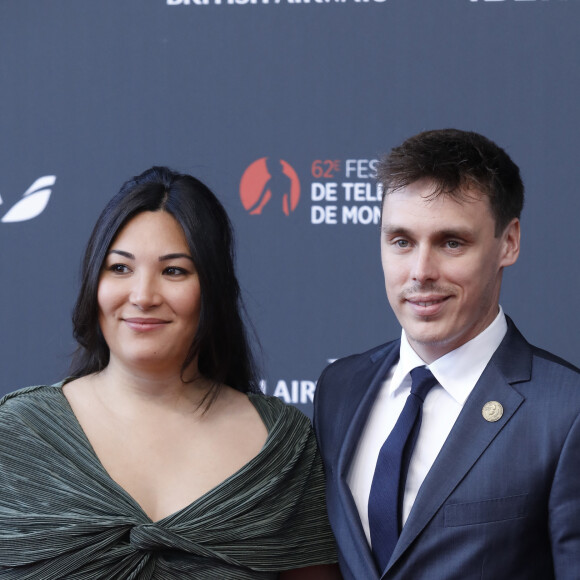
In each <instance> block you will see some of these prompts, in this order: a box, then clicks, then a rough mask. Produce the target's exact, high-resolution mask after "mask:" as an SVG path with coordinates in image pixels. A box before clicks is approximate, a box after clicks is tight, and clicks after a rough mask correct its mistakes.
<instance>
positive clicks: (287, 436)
mask: <svg viewBox="0 0 580 580" xmlns="http://www.w3.org/2000/svg"><path fill="white" fill-rule="evenodd" d="M61 386H62V384H58V385H53V386H40V387H30V388H27V389H22V390H20V391H16V392H15V393H12V394H10V395H7V396H6V397H4V398H3V399H2V400H1V401H0V579H18V580H26V579H36V580H56V579H60V578H67V579H71V580H85V579H87V580H88V579H91V580H95V579H101V578H102V579H108V578H110V579H118V580H124V579H126V580H132V579H139V580H146V579H156V580H157V579H158V580H172V579H186V578H199V579H202V580H203V579H212V580H215V579H230V578H231V579H234V578H235V579H240V580H243V579H248V580H250V579H251V580H262V579H272V578H276V577H277V573H278V572H279V571H281V570H286V569H293V568H301V567H304V566H311V565H316V564H326V563H332V562H336V554H335V548H334V540H333V537H332V533H331V531H330V526H329V524H328V520H327V516H326V504H325V501H324V481H323V473H322V466H321V462H320V458H319V455H318V451H317V449H316V442H315V438H314V435H313V432H312V429H311V427H310V422H309V420H308V418H307V417H305V416H304V415H303V414H302V413H300V412H299V411H298V410H297V409H295V408H293V407H290V406H286V405H284V404H283V403H282V402H281V401H280V400H278V399H276V398H273V397H266V396H262V395H249V396H250V399H251V401H252V403H253V404H254V405H255V407H256V409H257V410H258V412H259V413H260V415H261V417H262V419H263V421H264V423H265V425H266V427H267V429H268V438H267V441H266V443H265V444H264V447H263V448H262V450H261V451H260V453H259V454H258V455H257V456H256V457H255V458H254V459H252V460H251V461H250V462H249V463H247V464H246V465H245V466H244V467H242V468H241V469H240V470H239V471H238V472H236V473H235V474H233V475H232V476H230V477H229V478H228V479H226V480H225V481H224V482H222V483H221V484H220V485H218V486H217V487H215V488H214V489H212V490H210V491H209V492H207V493H206V494H205V495H203V496H202V497H200V498H199V499H197V500H196V501H194V502H193V503H192V504H190V505H189V506H187V507H185V508H184V509H182V510H180V511H178V512H176V513H174V514H172V515H170V516H168V517H166V518H163V519H162V520H159V521H158V522H152V521H151V520H150V519H149V518H148V517H147V515H146V514H145V513H144V512H143V510H142V509H141V508H140V507H139V505H138V504H137V503H136V502H135V501H134V500H133V499H132V498H131V496H130V495H129V494H127V493H126V492H125V491H124V490H123V489H122V488H121V487H120V486H119V485H117V484H116V483H115V482H114V481H113V480H112V479H111V478H110V477H109V475H108V474H107V472H106V471H105V470H104V468H103V466H102V465H101V463H100V462H99V460H98V458H97V457H96V455H95V453H94V451H93V449H92V447H91V445H90V443H89V442H88V440H87V438H86V436H85V434H84V432H83V430H82V429H81V427H80V425H79V423H78V422H77V420H76V418H75V416H74V414H73V412H72V410H71V408H70V406H69V404H68V401H67V400H66V398H65V397H64V395H63V393H62V389H61ZM143 461H147V457H143Z"/></svg>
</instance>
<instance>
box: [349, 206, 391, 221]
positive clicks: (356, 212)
mask: <svg viewBox="0 0 580 580" xmlns="http://www.w3.org/2000/svg"><path fill="white" fill-rule="evenodd" d="M380 221H381V208H380V207H379V206H378V205H375V206H369V205H361V206H356V205H353V206H351V207H348V206H346V205H345V206H343V208H342V223H343V224H347V223H349V222H350V223H353V224H363V225H367V224H370V223H373V224H375V225H376V224H378V223H379V222H380Z"/></svg>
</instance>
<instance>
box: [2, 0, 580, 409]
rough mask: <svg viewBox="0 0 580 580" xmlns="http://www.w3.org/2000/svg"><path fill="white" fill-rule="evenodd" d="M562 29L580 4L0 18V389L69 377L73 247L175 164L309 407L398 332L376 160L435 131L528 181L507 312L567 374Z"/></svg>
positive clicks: (570, 269) (228, 6) (212, 3)
mask: <svg viewBox="0 0 580 580" xmlns="http://www.w3.org/2000/svg"><path fill="white" fill-rule="evenodd" d="M578 22H580V2H578V0H567V1H566V0H527V1H523V0H495V1H491V0H487V1H485V0H479V1H477V0H446V1H445V2H433V1H432V0H384V1H382V2H378V1H368V2H364V1H357V0H344V1H339V2H335V1H332V2H326V1H325V2H319V1H312V2H304V1H303V2H297V1H294V2H291V1H290V0H280V1H279V2H278V1H270V2H266V1H265V0H261V1H260V0H256V1H254V0H250V1H245V0H244V1H242V0H238V1H237V2H234V1H231V0H222V1H221V2H219V1H218V0H207V2H206V3H205V4H204V1H202V0H198V1H197V2H194V1H193V0H191V2H186V1H185V0H181V1H177V0H124V1H123V2H119V1H118V0H99V2H93V1H89V0H52V1H51V2H38V1H35V0H4V1H2V2H0V163H1V171H0V198H1V200H2V204H0V220H2V221H0V248H1V251H0V265H1V272H2V274H1V276H2V278H1V283H0V305H1V314H0V317H1V318H0V353H1V354H0V356H1V369H2V370H1V373H0V394H1V393H4V392H8V391H11V390H14V389H16V388H18V387H21V386H25V385H29V384H36V383H47V382H54V381H56V380H58V379H60V378H62V377H63V376H64V375H65V374H66V369H67V365H68V355H69V354H70V352H71V351H72V350H73V349H74V344H73V342H72V339H71V326H70V311H71V307H72V304H73V301H74V297H75V294H76V289H77V283H78V270H79V263H80V256H81V252H82V249H83V246H84V244H85V242H86V239H87V237H88V234H89V231H90V229H91V228H92V225H93V223H94V221H95V219H96V217H97V215H98V213H99V212H100V210H101V209H102V207H103V206H104V204H105V202H106V201H107V200H108V199H109V198H110V197H111V196H112V195H113V194H114V193H115V192H116V191H117V190H118V188H119V186H120V184H121V183H122V182H123V181H124V180H125V179H126V178H128V177H130V176H131V175H134V174H137V173H140V172H141V171H142V170H144V169H145V168H147V167H149V166H151V165H153V164H167V165H170V166H172V167H174V168H176V169H179V170H183V171H187V172H191V173H193V174H194V175H196V176H198V177H199V178H201V179H202V180H204V181H206V182H207V183H208V185H210V187H212V188H213V189H214V190H215V191H216V193H217V194H218V195H219V197H220V198H221V199H222V200H223V202H224V204H225V206H226V208H227V210H228V211H229V213H230V215H231V217H232V220H233V222H234V224H235V227H236V231H237V238H238V250H239V252H238V268H239V275H240V279H241V282H242V286H243V289H244V293H245V298H246V301H247V305H248V309H249V312H250V315H251V317H252V319H253V321H254V323H255V326H256V329H257V331H258V334H259V336H260V339H261V342H262V345H263V351H264V357H263V362H264V371H263V377H264V381H265V383H264V384H265V387H266V390H267V392H268V393H270V394H272V393H276V394H277V395H279V396H283V397H285V398H286V400H288V401H290V402H294V403H296V404H298V405H299V406H301V407H302V408H303V409H304V410H305V411H306V412H307V413H310V402H309V401H310V397H311V395H312V393H313V391H314V386H315V381H316V379H317V377H318V375H319V373H320V371H321V370H322V368H323V367H324V366H325V364H326V363H327V361H328V360H329V359H333V358H337V357H339V356H342V355H345V354H348V353H351V352H355V351H360V350H363V349H366V348H368V347H370V346H372V345H375V344H378V343H380V342H384V341H386V340H388V339H390V338H395V337H396V336H398V333H399V329H398V326H397V324H396V321H395V319H394V317H393V315H392V314H391V313H390V310H389V307H388V303H387V300H386V297H385V294H384V287H383V279H382V273H381V268H380V261H379V237H378V226H377V225H376V223H375V222H376V214H375V213H374V212H375V211H376V210H375V208H376V206H377V203H378V202H377V197H378V195H377V191H376V187H375V186H374V184H373V183H372V180H371V179H370V173H371V169H372V160H374V159H376V158H377V157H378V156H379V155H381V154H382V153H384V152H386V151H387V150H388V149H389V148H390V147H392V146H393V145H396V144H398V143H399V142H401V141H402V140H403V139H404V138H406V137H408V136H410V135H411V134H414V133H416V132H418V131H420V130H424V129H432V128H441V127H447V126H453V127H458V128H463V129H470V130H476V131H479V132H482V133H484V134H485V135H487V136H489V137H490V138H492V139H493V140H495V141H497V142H498V143H499V144H500V145H502V146H503V147H505V148H506V149H507V151H508V152H509V153H510V154H511V155H512V157H513V158H514V160H515V161H516V162H517V163H518V164H519V165H520V167H521V169H522V173H523V177H524V180H525V183H526V186H527V202H526V208H525V210H524V216H523V250H522V254H521V256H520V260H519V262H518V263H517V264H516V266H514V267H512V268H510V269H509V270H508V271H507V272H506V275H505V278H504V292H503V296H502V300H501V302H502V305H503V306H504V309H505V310H506V312H507V313H509V314H510V315H511V316H512V318H514V320H515V321H516V322H517V324H518V325H519V327H520V328H521V330H522V331H523V332H524V333H525V335H526V336H527V338H528V339H529V340H530V341H531V342H533V343H535V344H537V345H539V346H542V347H544V348H547V349H549V350H551V351H553V352H555V353H557V354H559V355H561V356H563V357H564V358H567V359H569V360H570V361H571V362H573V363H575V364H576V365H580V352H579V349H578V344H577V343H578V341H577V335H578V331H577V328H578V326H579V324H580V317H579V309H578V305H577V289H578V287H579V286H580V267H579V260H578V257H577V254H578V249H579V242H580V232H579V228H578V227H577V219H578V218H577V216H578V214H579V210H580V202H579V197H578V193H577V180H578V178H577V170H578V167H579V166H580V159H579V157H580V153H579V151H580V148H579V147H578V145H577V139H578V133H579V129H580V108H579V107H578V102H579V100H580V67H578V64H577V63H578V56H579V52H580V35H579V34H578ZM47 176H53V177H52V178H51V177H47ZM242 176H244V179H242ZM42 177H45V179H44V180H43V181H42V182H37V180H38V179H39V178H42ZM53 182H54V183H53ZM35 183H36V185H34V187H33V188H32V191H30V192H29V193H28V194H27V195H26V196H23V194H24V193H25V192H27V191H28V189H29V188H30V187H31V186H33V184H35ZM264 186H267V188H268V187H269V188H270V190H271V194H272V198H271V201H270V202H269V203H268V204H267V205H266V206H264V208H263V210H262V212H261V213H260V214H255V215H252V214H251V213H250V212H249V211H247V209H246V208H247V207H249V206H251V204H252V202H253V201H255V199H257V196H258V195H259V193H260V191H262V189H263V188H264ZM284 194H286V198H285V201H284ZM284 210H286V211H284ZM286 214H288V215H286ZM25 218H28V219H25ZM355 222H356V223H355Z"/></svg>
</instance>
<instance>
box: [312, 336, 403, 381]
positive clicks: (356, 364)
mask: <svg viewBox="0 0 580 580" xmlns="http://www.w3.org/2000/svg"><path fill="white" fill-rule="evenodd" d="M400 343H401V341H400V340H399V339H397V340H391V341H389V342H386V343H384V344H381V345H379V346H375V347H373V348H371V349H369V350H366V351H364V352H360V353H356V354H351V355H348V356H345V357H341V358H339V359H337V360H335V361H333V362H332V363H331V364H329V365H328V366H327V367H326V368H325V369H324V371H323V372H322V375H321V377H320V378H321V379H323V377H324V376H325V375H327V374H334V373H341V374H342V373H344V372H348V371H350V372H353V371H354V372H356V371H358V369H360V368H365V367H367V366H371V365H373V364H375V363H376V362H377V361H380V360H383V359H384V358H385V357H386V356H389V355H390V354H391V353H392V352H393V349H398V348H399V346H400Z"/></svg>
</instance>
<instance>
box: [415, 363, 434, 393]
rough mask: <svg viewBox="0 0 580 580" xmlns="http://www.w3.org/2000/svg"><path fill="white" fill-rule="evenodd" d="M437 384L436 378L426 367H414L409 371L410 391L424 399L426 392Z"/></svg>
mask: <svg viewBox="0 0 580 580" xmlns="http://www.w3.org/2000/svg"><path fill="white" fill-rule="evenodd" d="M436 384H437V379H436V378H435V377H434V376H433V373H432V372H431V371H430V370H429V369H428V368H427V367H415V368H414V369H413V370H412V371H411V393H412V394H413V395H416V396H417V397H419V398H420V399H421V400H422V401H424V400H425V397H426V396H427V393H428V392H429V390H430V389H431V387H434V386H435V385H436Z"/></svg>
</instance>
